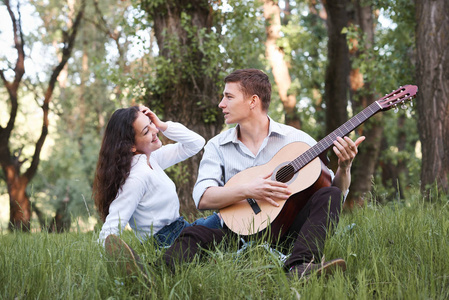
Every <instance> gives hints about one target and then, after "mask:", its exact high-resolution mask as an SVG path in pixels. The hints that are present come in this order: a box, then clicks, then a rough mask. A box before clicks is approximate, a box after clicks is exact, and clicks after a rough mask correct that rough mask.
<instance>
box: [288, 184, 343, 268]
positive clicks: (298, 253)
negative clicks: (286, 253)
mask: <svg viewBox="0 0 449 300" xmlns="http://www.w3.org/2000/svg"><path fill="white" fill-rule="evenodd" d="M341 205H342V199H341V191H340V189H339V188H337V187H327V188H321V189H320V190H318V191H317V192H316V193H315V194H314V195H313V196H312V197H311V199H310V200H309V201H308V204H307V206H306V207H305V209H308V216H307V217H306V220H305V222H304V212H302V213H300V214H299V215H298V217H299V218H302V220H295V222H294V225H293V226H292V228H291V229H290V230H289V234H290V236H292V235H296V236H297V238H296V241H295V242H294V247H293V250H292V254H291V256H290V257H289V258H288V260H287V261H286V262H285V266H286V268H287V269H290V268H291V267H292V266H295V265H300V264H303V263H310V262H312V261H313V259H315V260H316V259H320V256H321V253H320V251H321V250H322V249H323V246H324V242H325V239H326V234H327V230H328V229H331V230H332V229H333V228H334V227H336V225H337V224H338V220H339V214H340V211H341ZM306 214H307V211H306ZM298 225H299V226H300V228H298Z"/></svg>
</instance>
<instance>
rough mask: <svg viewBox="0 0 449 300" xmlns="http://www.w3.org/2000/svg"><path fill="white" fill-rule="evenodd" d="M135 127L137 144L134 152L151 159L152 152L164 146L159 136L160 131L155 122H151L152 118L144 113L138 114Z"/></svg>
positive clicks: (133, 149)
mask: <svg viewBox="0 0 449 300" xmlns="http://www.w3.org/2000/svg"><path fill="white" fill-rule="evenodd" d="M133 127H134V131H135V144H134V146H133V148H132V151H133V152H134V153H135V154H146V155H147V156H148V157H149V156H150V154H151V152H153V151H155V150H157V149H159V148H160V147H161V146H162V142H161V141H160V140H159V138H158V136H157V133H158V132H159V130H158V129H157V128H156V126H155V125H154V124H153V122H151V120H150V118H148V117H147V116H145V115H144V114H143V113H142V112H140V111H139V112H138V115H137V119H136V120H135V121H134V123H133Z"/></svg>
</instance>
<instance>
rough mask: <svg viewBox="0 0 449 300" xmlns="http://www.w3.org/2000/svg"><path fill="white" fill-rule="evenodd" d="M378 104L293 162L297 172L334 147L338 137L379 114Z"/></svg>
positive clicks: (358, 115) (350, 120) (355, 117)
mask: <svg viewBox="0 0 449 300" xmlns="http://www.w3.org/2000/svg"><path fill="white" fill-rule="evenodd" d="M377 105H379V104H377V102H373V103H372V104H371V105H369V106H368V107H366V108H365V109H364V110H362V111H361V112H359V113H358V114H357V115H355V116H354V117H352V118H351V119H349V120H348V121H347V122H345V123H344V124H343V125H341V126H340V127H338V128H337V129H335V130H334V131H332V132H331V133H330V134H328V135H327V136H326V137H324V138H323V139H322V140H320V141H319V142H318V143H316V144H315V145H314V146H313V147H311V148H310V149H308V150H307V151H305V152H304V153H303V154H301V155H300V156H299V157H297V158H296V159H295V160H293V161H292V162H291V165H292V166H293V168H294V170H295V172H297V171H298V170H300V169H302V168H303V167H304V166H305V165H307V164H308V163H310V162H311V161H312V160H314V159H315V158H316V157H318V156H319V155H320V154H321V153H323V152H324V151H326V150H327V149H329V147H331V146H332V144H333V142H334V141H335V140H336V139H337V137H343V136H345V135H347V134H348V133H350V132H351V131H352V130H354V129H355V128H357V127H358V126H359V125H360V124H362V123H363V122H365V121H366V120H367V119H368V118H370V117H371V116H373V115H374V114H375V113H377V112H378V111H379V110H380V109H379V107H378V106H377Z"/></svg>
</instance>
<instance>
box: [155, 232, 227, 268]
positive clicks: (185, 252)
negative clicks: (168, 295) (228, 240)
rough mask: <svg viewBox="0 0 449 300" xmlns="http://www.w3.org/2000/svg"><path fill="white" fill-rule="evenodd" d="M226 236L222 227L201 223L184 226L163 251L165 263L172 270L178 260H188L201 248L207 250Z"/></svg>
mask: <svg viewBox="0 0 449 300" xmlns="http://www.w3.org/2000/svg"><path fill="white" fill-rule="evenodd" d="M225 236H226V231H225V230H223V229H212V228H208V227H204V226H201V225H197V226H191V227H186V228H184V230H183V231H182V232H181V234H180V235H179V237H178V238H177V239H176V240H175V242H174V243H173V245H171V247H170V248H168V249H167V251H166V252H165V253H164V257H163V260H164V261H165V264H166V265H167V266H169V267H170V268H171V269H172V270H174V265H175V264H176V263H178V262H190V261H192V260H193V258H194V257H195V254H197V253H199V251H201V249H206V250H209V249H211V248H212V247H213V245H214V244H216V243H220V242H221V241H222V240H223V238H224V237H225Z"/></svg>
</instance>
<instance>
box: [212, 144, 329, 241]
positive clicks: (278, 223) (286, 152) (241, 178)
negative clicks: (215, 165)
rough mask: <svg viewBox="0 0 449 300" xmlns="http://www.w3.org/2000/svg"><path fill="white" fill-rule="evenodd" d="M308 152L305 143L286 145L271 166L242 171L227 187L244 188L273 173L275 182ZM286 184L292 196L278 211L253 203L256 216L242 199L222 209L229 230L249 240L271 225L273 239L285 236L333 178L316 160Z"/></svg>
mask: <svg viewBox="0 0 449 300" xmlns="http://www.w3.org/2000/svg"><path fill="white" fill-rule="evenodd" d="M309 148H310V146H309V145H307V144H306V143H302V142H293V143H290V144H287V145H286V146H284V147H283V148H282V149H281V150H279V152H278V153H276V155H275V156H274V157H273V158H272V159H271V160H270V161H269V162H268V163H266V164H264V165H261V166H256V167H252V168H248V169H246V170H243V171H241V172H240V173H238V174H236V175H235V176H233V177H232V178H231V179H229V181H228V182H227V183H226V184H225V186H235V185H241V184H245V183H247V182H250V181H251V180H253V179H254V177H257V176H260V175H262V174H268V173H270V172H273V175H272V179H273V180H276V173H277V172H278V171H280V170H279V169H281V168H282V167H283V166H284V165H286V164H288V163H289V162H291V161H292V160H294V159H295V158H297V157H298V156H299V155H301V154H302V153H304V152H305V151H307V150H308V149H309ZM281 170H282V169H281ZM280 172H282V171H280ZM283 182H284V181H283ZM286 183H287V184H288V186H289V190H290V191H291V192H292V195H291V196H290V197H289V198H288V199H287V200H280V201H277V202H278V203H279V207H275V206H273V205H271V204H269V203H267V202H266V201H259V200H257V199H254V200H255V201H256V203H257V204H258V206H259V207H260V210H261V211H260V212H259V213H257V214H256V213H255V212H254V210H253V208H252V207H251V205H250V204H249V203H248V201H247V200H246V199H242V200H241V201H238V202H236V203H234V204H232V205H230V206H228V207H225V208H223V209H221V210H220V214H221V216H222V218H223V221H224V223H225V224H226V226H227V227H228V228H229V229H230V230H231V231H233V232H235V233H237V234H240V235H244V236H249V235H254V234H257V233H261V232H263V231H264V230H265V229H267V227H269V225H270V224H271V226H270V229H269V234H270V236H271V237H272V238H273V239H275V238H277V237H279V236H282V235H284V234H285V232H286V231H287V230H288V228H289V227H290V226H291V224H292V223H293V220H294V219H295V217H296V215H297V214H298V212H299V211H300V210H301V209H302V208H303V207H304V206H305V204H306V203H307V201H308V199H309V198H310V197H311V196H312V195H313V193H314V192H315V191H317V190H318V189H320V188H321V187H325V186H330V184H331V178H330V174H329V171H328V169H327V168H326V166H325V165H324V164H323V163H322V161H321V160H320V158H318V157H317V158H315V159H314V160H312V161H311V162H310V163H309V164H307V165H306V166H304V167H303V168H302V169H301V170H299V171H298V172H296V173H295V174H294V176H293V178H291V179H289V180H288V181H287V182H286Z"/></svg>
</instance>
